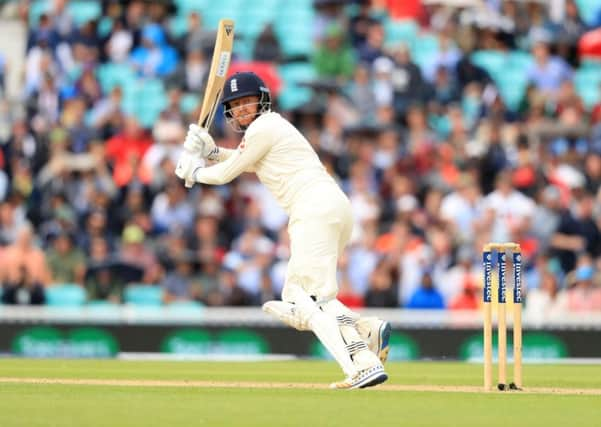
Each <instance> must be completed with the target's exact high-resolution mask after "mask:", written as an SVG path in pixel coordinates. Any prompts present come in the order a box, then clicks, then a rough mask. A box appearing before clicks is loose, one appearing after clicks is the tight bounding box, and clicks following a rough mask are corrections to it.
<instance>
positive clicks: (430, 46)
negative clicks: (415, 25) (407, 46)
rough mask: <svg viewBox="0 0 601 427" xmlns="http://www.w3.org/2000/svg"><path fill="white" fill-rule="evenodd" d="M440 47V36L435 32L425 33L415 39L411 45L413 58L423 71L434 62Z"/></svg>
mask: <svg viewBox="0 0 601 427" xmlns="http://www.w3.org/2000/svg"><path fill="white" fill-rule="evenodd" d="M438 49H439V47H438V38H437V37H436V36H435V35H433V34H424V35H421V36H419V37H417V38H416V39H415V40H414V42H413V46H411V58H412V59H413V61H414V62H415V63H416V64H417V65H419V66H420V68H421V69H422V71H423V70H424V69H426V68H427V67H429V66H430V65H431V64H432V62H433V61H434V59H435V58H436V55H437V54H438Z"/></svg>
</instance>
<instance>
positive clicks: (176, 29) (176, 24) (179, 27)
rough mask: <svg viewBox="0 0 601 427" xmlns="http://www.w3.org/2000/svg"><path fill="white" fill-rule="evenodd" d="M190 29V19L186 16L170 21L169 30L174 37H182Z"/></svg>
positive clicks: (173, 18) (177, 16)
mask: <svg viewBox="0 0 601 427" xmlns="http://www.w3.org/2000/svg"><path fill="white" fill-rule="evenodd" d="M187 29H188V18H187V17H186V16H185V15H175V16H172V17H171V18H170V19H169V25H168V30H169V34H171V35H172V36H173V37H180V36H182V35H183V34H184V33H185V32H186V30H187Z"/></svg>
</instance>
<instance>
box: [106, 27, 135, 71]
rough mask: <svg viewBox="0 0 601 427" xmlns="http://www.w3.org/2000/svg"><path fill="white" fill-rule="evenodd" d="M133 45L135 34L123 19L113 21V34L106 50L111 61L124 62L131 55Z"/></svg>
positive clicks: (109, 38)
mask: <svg viewBox="0 0 601 427" xmlns="http://www.w3.org/2000/svg"><path fill="white" fill-rule="evenodd" d="M132 46H133V35H132V33H131V31H129V30H128V29H127V27H126V26H125V22H124V21H123V20H122V19H116V20H115V21H114V22H113V28H112V29H111V34H110V35H109V37H108V41H107V42H106V46H105V47H106V51H107V55H108V58H109V59H110V60H111V62H115V63H123V62H125V61H126V60H127V58H128V57H129V54H130V51H131V48H132Z"/></svg>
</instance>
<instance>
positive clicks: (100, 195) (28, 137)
mask: <svg viewBox="0 0 601 427" xmlns="http://www.w3.org/2000/svg"><path fill="white" fill-rule="evenodd" d="M78 1H79V2H83V3H85V0H72V1H70V2H69V1H65V0H52V1H48V2H47V3H48V4H49V6H48V7H47V8H46V9H43V10H38V9H35V10H34V6H36V4H37V3H39V2H36V1H32V2H16V3H17V4H16V5H15V4H14V3H13V4H12V6H14V8H13V9H14V11H13V16H14V19H20V20H21V21H22V22H23V23H24V24H25V25H27V28H28V33H27V43H26V45H27V51H26V52H24V53H23V54H24V55H25V67H24V68H25V70H24V75H23V78H22V81H21V87H20V89H19V97H18V98H17V99H9V97H8V96H6V95H3V96H2V98H0V148H1V150H0V282H1V284H2V301H3V302H4V303H9V304H44V302H45V291H46V290H48V289H50V288H52V287H56V286H60V285H62V284H76V285H77V286H80V287H81V288H82V289H84V290H85V293H86V298H87V299H88V301H110V302H114V303H121V302H124V289H125V288H126V286H128V285H130V284H137V285H140V284H141V285H143V286H147V287H153V288H160V289H161V290H162V294H163V299H164V302H165V303H170V302H173V301H197V302H199V303H202V304H205V305H208V306H221V305H259V304H261V303H262V302H264V301H266V300H269V299H274V298H278V297H279V296H280V292H281V289H282V286H283V284H284V278H285V272H286V265H287V259H288V257H289V247H288V236H287V232H286V225H287V218H286V215H285V214H284V212H283V211H282V210H281V209H280V208H279V207H278V206H277V205H276V204H275V201H274V199H273V198H272V196H271V195H270V194H269V193H268V192H267V190H266V189H265V188H264V187H263V186H262V185H261V184H260V183H259V182H258V180H257V178H256V177H255V176H254V175H253V174H245V175H243V176H241V177H239V178H238V179H236V180H235V181H234V182H233V183H231V184H229V185H225V186H221V187H210V186H201V185H197V186H195V187H194V188H193V189H191V190H188V189H186V188H185V187H184V186H183V184H182V183H181V182H180V181H179V180H178V179H177V178H176V177H175V176H174V173H173V171H174V167H175V162H176V161H177V158H178V155H179V153H180V151H181V146H182V142H183V138H184V135H185V132H186V129H187V126H188V124H189V123H194V122H195V121H196V119H195V118H196V117H197V116H198V112H199V107H200V105H199V101H200V100H201V94H202V91H203V87H204V84H205V82H206V74H207V72H208V67H209V64H210V60H211V55H212V49H213V42H214V37H215V34H214V29H215V25H214V22H211V23H206V21H205V18H206V17H207V16H209V15H210V14H211V11H210V8H212V7H216V6H214V5H213V6H212V5H210V4H209V3H207V5H204V3H205V2H197V4H199V5H200V4H203V5H204V6H202V7H194V6H193V4H194V1H193V0H180V1H174V2H173V3H171V2H160V1H152V2H151V1H148V2H147V1H141V0H131V1H127V0H122V1H116V0H107V1H102V2H98V3H96V2H94V3H95V4H96V5H97V6H98V7H99V8H100V15H99V16H97V17H94V18H93V19H89V20H88V19H78V18H77V17H75V16H74V15H73V14H74V13H75V11H76V10H78V9H75V7H74V4H75V3H78ZM283 1H284V0H269V1H267V0H264V1H261V2H259V3H261V4H262V3H265V4H266V5H267V3H268V4H269V5H271V7H273V8H275V10H276V11H277V12H274V11H272V13H284V12H285V13H288V14H290V16H298V17H299V19H300V17H307V16H308V17H309V18H307V19H310V24H311V25H310V26H308V28H309V37H308V41H309V45H308V47H303V46H305V45H303V43H305V42H306V41H307V40H305V39H303V38H302V37H300V36H299V35H297V36H296V37H299V38H298V39H291V38H294V37H295V32H296V31H297V27H300V24H298V25H295V23H294V22H288V24H287V25H288V28H286V26H284V29H286V31H283V30H282V24H279V25H278V24H277V23H276V22H275V21H269V20H267V21H265V22H264V25H263V24H262V25H260V28H258V29H257V30H251V29H245V28H250V26H252V25H253V24H254V23H253V22H251V21H250V19H251V18H250V17H252V16H254V15H250V14H249V15H247V17H246V18H245V19H238V20H237V21H236V25H237V27H236V28H237V29H236V31H237V34H238V36H237V40H236V45H237V46H238V47H237V48H236V49H237V50H236V56H235V58H234V63H233V65H232V67H240V68H242V69H244V67H245V66H246V65H248V66H249V67H254V68H253V69H257V70H259V69H262V70H263V71H262V73H271V74H269V76H268V77H269V78H266V81H267V83H268V84H269V85H271V86H272V90H273V92H274V95H275V96H274V108H275V109H276V110H278V111H279V112H280V113H281V114H283V115H285V116H286V117H288V118H290V120H292V122H293V123H294V124H295V125H296V126H298V127H299V129H300V130H301V131H302V132H303V134H304V135H305V136H306V137H307V139H308V140H309V142H310V143H311V144H312V145H313V147H314V148H315V150H316V151H317V152H318V154H319V155H320V158H321V160H322V161H323V163H324V164H325V165H326V167H327V169H328V170H329V171H330V172H331V174H332V175H333V176H334V177H335V178H336V179H337V181H338V182H339V183H340V185H341V187H342V188H343V189H344V191H345V192H346V194H347V195H348V197H349V198H350V200H351V203H352V209H353V214H354V218H355V229H354V232H353V237H352V241H351V244H350V245H349V247H348V248H347V250H346V252H345V253H344V255H343V256H342V258H341V260H340V266H339V267H340V268H339V284H340V294H339V297H340V299H341V300H343V301H344V302H345V303H347V304H348V305H349V306H352V307H364V306H366V307H403V308H410V309H411V308H427V309H449V310H455V309H468V310H477V309H478V308H479V306H480V300H481V288H482V269H481V251H482V247H483V246H484V244H485V243H487V242H517V243H519V244H520V245H521V248H522V252H523V256H524V285H525V287H526V289H525V295H526V306H527V310H530V311H532V312H533V313H536V314H545V313H552V314H558V315H561V314H562V313H566V312H570V311H574V312H578V311H587V310H596V311H601V190H600V186H601V57H600V58H599V59H594V58H585V57H582V56H581V55H580V54H579V51H578V42H579V40H580V37H581V36H582V35H583V34H585V33H586V32H587V31H590V30H592V29H594V28H595V27H596V26H599V25H600V24H601V4H599V7H598V8H597V10H596V11H593V12H598V14H596V13H592V12H591V11H590V10H588V9H587V15H586V19H585V18H584V17H583V16H584V15H582V14H583V13H584V12H583V9H582V7H581V5H582V4H584V3H586V2H584V1H576V0H566V1H565V2H561V3H562V5H563V7H561V8H560V10H559V12H558V11H557V10H554V9H552V8H551V7H550V6H549V5H550V4H551V3H555V4H557V3H558V2H548V3H546V2H539V1H526V0H524V1H498V0H482V1H475V2H474V4H477V6H475V7H456V6H448V5H446V4H445V3H446V2H445V1H440V2H423V3H422V2H421V1H419V0H412V1H409V0H408V1H403V2H395V1H385V0H379V1H378V0H374V1H368V0H365V1H353V2H344V1H335V0H329V1H328V0H316V1H314V2H310V1H309V2H307V1H298V2H297V1H296V0H290V2H289V3H290V4H287V5H286V6H285V7H284V6H283V5H281V4H279V3H283ZM220 3H223V4H222V5H221V9H220V10H222V9H223V10H222V11H225V12H227V10H226V9H225V7H226V6H227V5H228V4H230V3H231V4H232V5H235V4H237V3H236V2H235V1H226V0H224V1H223V2H220ZM238 3H239V2H238ZM465 3H467V2H465ZM211 4H212V3H211ZM587 4H588V3H587ZM190 5H192V6H190ZM224 5H226V6H224ZM293 6H294V7H293ZM232 7H233V6H232ZM203 8H204V9H203ZM259 9H260V8H259ZM279 9H286V11H279ZM290 9H294V13H297V15H293V14H292V12H291V11H290ZM261 10H262V9H261ZM34 12H35V13H34ZM38 12H39V13H38ZM234 12H236V11H235V10H233V9H232V13H234ZM254 13H258V12H254ZM266 13H267V12H266ZM558 13H559V15H558ZM272 16H275V15H272ZM303 19H305V18H303ZM176 24H177V25H176ZM304 27H306V25H304V24H303V28H304ZM253 28H254V27H253ZM298 31H301V30H298ZM249 34H252V35H253V37H250V36H248V35H249ZM245 35H246V36H247V37H246V38H245ZM261 67H263V68H261ZM5 69H10V63H8V62H7V60H6V58H4V57H3V55H2V54H1V53H0V87H1V88H4V87H5V86H6V79H5V78H4V75H5V72H4V70H5ZM290 70H297V71H298V70H302V74H301V75H300V77H298V78H296V79H295V78H294V77H293V76H292V73H291V71H290ZM262 75H267V74H262ZM0 90H1V89H0ZM3 93H4V92H3ZM301 101H302V102H301ZM218 116H219V113H218ZM212 132H213V134H214V136H215V138H216V140H217V143H218V144H220V145H223V146H225V147H235V146H236V145H237V144H238V142H239V141H238V139H237V138H239V136H238V135H237V134H235V133H233V132H231V131H230V130H229V129H228V128H227V127H226V125H225V124H224V121H223V119H222V118H221V117H218V118H217V120H216V123H215V125H214V128H213V129H212Z"/></svg>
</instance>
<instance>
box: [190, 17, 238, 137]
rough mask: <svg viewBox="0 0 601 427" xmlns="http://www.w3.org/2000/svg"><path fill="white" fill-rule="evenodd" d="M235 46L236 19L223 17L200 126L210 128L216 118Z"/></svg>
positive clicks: (202, 107) (201, 111)
mask: <svg viewBox="0 0 601 427" xmlns="http://www.w3.org/2000/svg"><path fill="white" fill-rule="evenodd" d="M233 46H234V21H233V20H231V19H222V20H221V21H219V26H218V29H217V39H216V40H215V48H214V50H213V59H212V60H211V68H210V69H209V77H208V79H207V86H206V88H205V93H204V96H203V99H202V106H201V109H200V115H199V117H198V126H200V127H202V128H205V129H209V127H210V126H211V124H212V123H213V119H214V118H215V112H216V111H217V108H218V106H219V100H220V98H221V93H222V92H223V84H224V83H225V79H226V77H227V70H228V68H229V66H230V61H231V58H232V49H233Z"/></svg>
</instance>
